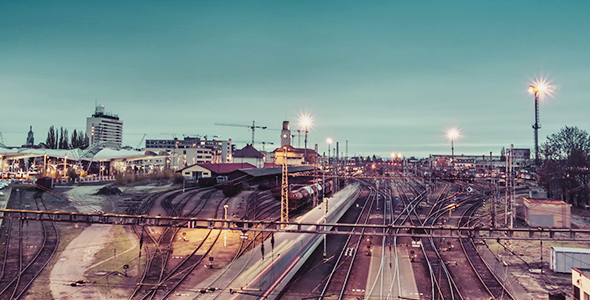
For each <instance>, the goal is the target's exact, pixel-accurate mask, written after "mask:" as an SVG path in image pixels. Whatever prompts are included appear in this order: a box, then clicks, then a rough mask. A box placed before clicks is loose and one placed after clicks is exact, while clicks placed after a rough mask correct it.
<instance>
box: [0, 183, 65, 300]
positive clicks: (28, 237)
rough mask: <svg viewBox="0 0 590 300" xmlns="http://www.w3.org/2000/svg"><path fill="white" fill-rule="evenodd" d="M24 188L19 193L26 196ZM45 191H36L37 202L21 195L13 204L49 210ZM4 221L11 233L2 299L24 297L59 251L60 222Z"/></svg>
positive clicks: (4, 268) (1, 290)
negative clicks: (45, 200) (28, 200)
mask: <svg viewBox="0 0 590 300" xmlns="http://www.w3.org/2000/svg"><path fill="white" fill-rule="evenodd" d="M23 192H24V191H21V192H20V195H15V196H16V197H19V198H21V199H22V193H23ZM42 195H43V192H35V194H34V197H33V198H34V203H23V202H22V201H21V200H20V199H19V200H18V201H14V202H11V206H13V207H14V206H23V205H27V206H33V207H35V208H36V209H37V210H47V207H46V206H45V203H44V202H43V198H42ZM3 224H4V227H6V231H7V235H6V241H5V250H4V257H3V260H2V274H1V275H2V276H1V278H2V282H1V283H0V299H22V298H24V297H25V296H26V292H27V290H28V288H29V287H30V286H31V284H33V282H34V281H35V279H37V277H38V276H39V275H40V274H41V272H42V271H43V269H44V268H45V267H46V266H47V264H48V263H49V261H50V260H51V258H52V257H53V256H54V254H55V252H56V251H57V247H58V245H59V232H58V230H57V227H56V225H55V224H54V223H53V222H48V221H44V222H31V223H24V224H23V222H19V221H12V220H9V221H8V222H4V223H3Z"/></svg>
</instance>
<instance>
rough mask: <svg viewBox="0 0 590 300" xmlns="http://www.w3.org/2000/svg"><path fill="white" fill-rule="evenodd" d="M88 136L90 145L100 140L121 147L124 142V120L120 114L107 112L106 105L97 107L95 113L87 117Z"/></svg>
mask: <svg viewBox="0 0 590 300" xmlns="http://www.w3.org/2000/svg"><path fill="white" fill-rule="evenodd" d="M86 136H87V137H88V143H89V145H93V144H96V143H100V142H106V143H112V144H113V146H116V147H121V144H122V142H123V121H121V120H119V116H117V115H114V114H110V113H105V111H104V105H99V106H97V107H96V110H95V111H94V114H93V115H92V116H91V117H88V118H86Z"/></svg>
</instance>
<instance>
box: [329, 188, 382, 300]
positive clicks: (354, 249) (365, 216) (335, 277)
mask: <svg viewBox="0 0 590 300" xmlns="http://www.w3.org/2000/svg"><path fill="white" fill-rule="evenodd" d="M376 199H377V191H376V190H375V189H371V190H370V194H369V196H368V197H367V202H366V204H365V205H364V206H363V209H362V210H361V213H360V214H359V216H358V218H357V219H356V222H355V223H357V224H358V223H360V222H362V223H363V224H367V223H368V222H369V221H370V217H371V213H372V210H373V206H374V205H375V202H376ZM364 230H365V229H364V228H363V229H361V234H362V233H364ZM363 240H364V237H363V235H349V236H348V237H347V240H346V242H345V246H344V247H343V248H342V250H341V251H340V254H339V255H338V258H337V259H336V262H335V264H334V267H333V268H332V271H331V272H330V275H329V276H328V278H327V280H326V284H325V285H324V288H323V290H322V292H321V293H320V296H319V299H324V298H325V297H326V296H327V295H331V294H334V295H338V298H337V299H344V298H343V297H344V295H345V293H346V292H347V291H348V296H351V297H356V296H364V289H363V291H362V292H361V291H360V290H359V291H357V290H356V289H355V290H354V291H350V290H347V287H348V284H349V280H350V278H351V277H352V273H353V269H354V263H355V261H356V260H357V256H358V255H359V253H360V252H361V249H362V248H361V244H362V242H363ZM369 251H371V249H370V248H369V249H367V255H370V252H369ZM363 273H364V272H363Z"/></svg>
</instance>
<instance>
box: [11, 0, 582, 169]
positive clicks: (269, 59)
mask: <svg viewBox="0 0 590 300" xmlns="http://www.w3.org/2000/svg"><path fill="white" fill-rule="evenodd" d="M589 6H590V4H587V3H585V2H582V1H574V2H570V3H568V5H560V4H559V3H552V2H519V3H472V2H470V1H454V2H451V3H438V2H399V3H380V2H369V3H368V4H367V3H363V4H360V3H357V2H340V1H327V2H322V3H316V2H306V1H303V2H297V4H295V3H274V2H267V1H256V2H224V3H192V2H180V1H174V2H167V3H157V2H155V3H149V4H148V3H143V2H126V3H123V4H122V3H117V2H112V3H78V2H75V1H71V2H68V1H65V2H60V3H45V2H32V3H20V2H13V3H7V2H4V3H1V4H0V28H3V29H5V30H2V31H0V40H2V41H3V43H2V44H1V46H0V65H2V68H1V69H0V99H2V111H3V112H4V114H3V117H2V118H1V119H0V133H2V135H3V138H4V140H5V142H6V144H7V145H8V146H20V145H23V144H25V142H26V137H27V132H28V130H29V126H31V125H32V126H33V131H34V132H35V143H36V144H38V143H39V142H41V141H44V140H45V138H46V135H47V130H48V129H49V126H52V125H53V126H56V127H58V128H59V127H64V128H67V129H68V130H69V131H70V133H71V131H72V130H73V129H77V130H85V120H86V118H87V117H89V116H90V115H91V114H92V113H93V112H94V106H95V102H96V103H97V104H103V105H105V109H106V111H107V112H112V113H115V114H117V115H119V117H120V119H121V120H122V121H123V123H124V125H123V145H129V146H133V147H135V146H136V145H137V144H138V142H139V141H140V140H141V139H142V136H143V135H144V134H146V139H156V138H161V139H168V138H172V134H176V135H177V137H178V138H182V135H183V134H186V135H188V136H194V135H196V134H198V135H201V136H205V135H207V136H209V137H213V136H221V139H228V138H231V139H232V141H235V143H236V144H237V148H241V147H242V146H243V145H244V144H245V143H249V142H250V137H251V133H250V131H249V130H248V129H247V128H238V127H225V126H216V125H214V124H215V123H234V124H243V125H245V126H247V125H251V124H252V121H255V122H256V124H257V125H260V126H268V128H269V129H280V128H281V124H282V122H283V121H284V120H288V121H290V123H291V130H292V131H295V130H296V129H297V126H298V125H297V124H298V119H299V116H300V115H301V114H305V113H307V114H309V115H311V117H312V118H313V123H312V126H311V127H310V128H309V133H308V148H309V149H313V147H314V144H318V146H319V152H320V153H322V152H327V146H326V142H325V140H326V138H328V137H329V138H332V139H333V140H334V141H335V142H336V141H337V142H339V143H340V151H341V152H344V151H345V142H346V141H347V140H348V144H349V150H348V155H349V156H353V155H355V154H356V155H363V156H367V155H373V154H376V155H378V156H381V157H384V158H387V157H389V156H390V154H391V153H393V152H395V153H402V154H403V155H404V156H407V157H409V156H416V157H425V156H428V154H451V142H450V141H449V139H448V138H447V137H446V131H447V130H448V129H450V128H454V127H456V128H458V129H459V130H460V132H461V135H460V136H459V137H458V138H457V139H456V140H455V141H454V148H455V149H454V153H455V155H456V156H457V155H461V154H466V155H481V154H489V152H490V151H492V152H493V153H494V154H495V155H496V154H499V152H500V149H501V148H502V147H505V148H508V147H510V144H514V146H515V147H516V148H530V149H531V150H533V147H534V146H533V129H532V125H533V123H534V106H533V105H534V103H533V100H534V98H533V95H531V94H530V93H529V92H528V91H527V89H528V87H529V85H530V84H531V83H532V82H533V81H534V80H535V78H548V79H549V80H550V81H551V82H552V84H553V85H554V87H555V92H554V96H553V97H549V98H547V99H546V101H542V102H541V105H540V120H541V122H540V123H541V125H542V127H541V129H540V130H539V142H540V144H542V143H543V142H544V141H545V138H546V137H547V136H548V135H551V134H553V133H555V132H557V131H559V129H561V128H562V127H564V126H566V125H568V126H578V127H579V128H581V129H583V130H590V121H589V120H588V118H587V117H586V114H585V110H584V108H586V107H587V104H586V103H585V101H584V100H586V99H587V98H588V93H589V92H588V90H587V89H586V85H587V80H586V79H585V78H586V76H584V75H585V74H586V73H587V70H588V69H589V67H590V60H588V59H586V58H587V56H588V54H587V51H585V50H586V49H588V48H589V46H590V41H588V39H586V38H585V37H587V33H586V32H585V28H586V17H585V15H584V12H585V11H587V9H588V8H589ZM279 139H280V130H268V129H267V130H262V129H261V130H256V141H265V142H273V143H274V146H275V147H278V145H280V140H279ZM297 140H298V139H297V137H295V138H293V140H292V144H293V145H295V146H296V145H297ZM334 145H335V143H334V144H333V147H334ZM255 146H256V147H257V148H259V149H261V148H262V147H261V145H255ZM301 147H303V137H302V139H301ZM270 148H272V147H270V146H269V145H267V146H266V150H271V149H270Z"/></svg>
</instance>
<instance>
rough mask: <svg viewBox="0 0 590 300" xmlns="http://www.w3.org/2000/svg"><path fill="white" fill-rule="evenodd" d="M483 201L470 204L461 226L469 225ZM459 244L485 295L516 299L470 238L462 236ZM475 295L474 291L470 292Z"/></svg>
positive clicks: (460, 222)
mask: <svg viewBox="0 0 590 300" xmlns="http://www.w3.org/2000/svg"><path fill="white" fill-rule="evenodd" d="M480 205H481V202H478V203H474V204H472V205H470V207H469V208H468V209H466V210H465V211H464V213H463V214H462V215H461V218H460V221H459V226H469V225H470V222H471V221H472V220H473V215H474V214H475V211H476V210H477V209H478V208H479V207H480ZM458 242H459V244H460V245H461V250H462V252H463V253H464V255H465V257H466V261H467V263H468V264H469V266H470V267H471V269H472V270H473V273H474V276H475V278H477V279H478V281H479V282H480V283H481V286H482V290H483V291H485V296H488V297H490V298H491V299H499V300H500V299H509V300H512V299H515V298H514V296H512V294H511V293H510V292H509V291H508V289H507V288H506V286H504V284H503V283H502V281H501V280H500V279H499V278H498V277H497V276H496V274H495V273H494V272H493V271H492V270H491V268H490V266H489V265H488V264H487V263H486V262H485V261H484V260H483V259H482V257H481V256H480V254H479V252H478V251H477V248H476V246H475V244H474V242H473V239H470V238H460V239H459V241H458ZM470 294H471V295H473V293H470Z"/></svg>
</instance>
